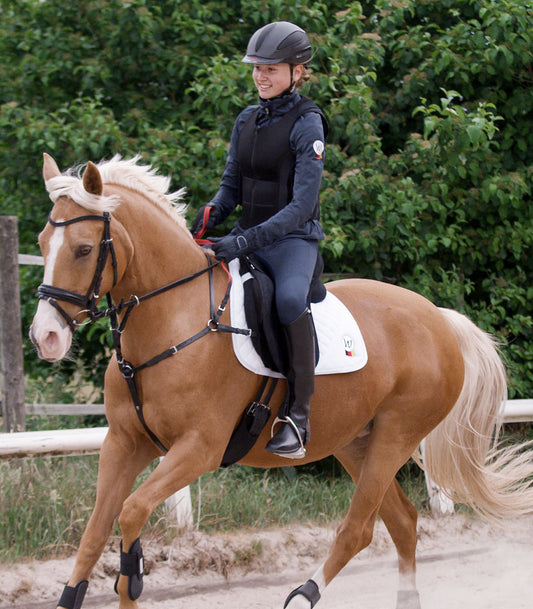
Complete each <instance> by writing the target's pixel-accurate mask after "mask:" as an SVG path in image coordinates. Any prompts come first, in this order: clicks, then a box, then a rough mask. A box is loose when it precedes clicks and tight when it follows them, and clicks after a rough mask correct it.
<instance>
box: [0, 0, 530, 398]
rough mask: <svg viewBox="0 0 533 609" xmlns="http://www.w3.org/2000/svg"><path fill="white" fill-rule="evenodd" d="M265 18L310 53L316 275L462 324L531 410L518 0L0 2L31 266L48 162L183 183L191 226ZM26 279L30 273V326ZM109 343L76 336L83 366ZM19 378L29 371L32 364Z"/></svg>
mask: <svg viewBox="0 0 533 609" xmlns="http://www.w3.org/2000/svg"><path fill="white" fill-rule="evenodd" d="M289 4H290V6H288V5H289ZM276 19H286V20H289V21H294V22H296V23H298V24H300V25H301V26H302V27H303V28H305V29H306V30H307V31H308V32H309V34H310V38H311V40H312V42H313V44H314V47H315V49H316V54H315V56H314V59H313V63H312V66H313V72H314V73H313V78H312V80H311V82H310V83H309V84H308V85H306V87H307V88H306V90H305V92H306V93H308V94H309V95H310V96H311V97H312V98H313V99H314V100H316V101H317V103H319V104H320V105H321V106H322V107H323V109H324V110H325V112H326V114H327V116H328V119H329V123H330V137H329V140H328V148H327V159H326V172H325V175H324V180H323V192H322V210H323V222H324V226H325V230H326V233H327V238H326V240H325V242H324V243H323V246H322V251H323V254H324V258H325V261H326V270H327V271H328V272H334V273H346V272H348V273H355V274H356V275H358V276H364V277H372V278H377V279H380V280H384V281H389V282H394V283H398V284H401V285H404V286H406V287H409V288H411V289H414V290H415V291H418V292H420V293H423V294H424V295H426V296H427V297H429V298H430V299H431V300H432V301H434V302H435V303H436V304H438V305H440V306H449V307H452V308H455V309H459V310H461V311H464V312H466V313H467V314H468V315H469V316H471V317H472V318H473V319H474V320H475V321H476V322H477V323H478V324H480V325H481V326H482V327H483V328H485V329H486V330H488V331H490V332H493V333H495V334H496V335H497V336H499V337H500V338H501V339H502V340H503V341H504V342H505V345H506V346H505V349H504V350H505V354H506V357H507V359H508V363H509V364H510V365H509V369H510V372H511V395H512V396H514V397H530V396H531V395H532V390H533V318H532V315H531V306H530V305H529V302H530V301H531V299H532V297H533V285H531V280H532V277H533V273H532V270H533V256H532V254H533V252H532V240H533V213H532V212H533V209H532V203H531V198H532V192H531V191H532V186H531V184H532V173H533V129H531V125H532V118H533V87H532V85H533V67H532V55H533V6H532V5H531V3H529V2H518V1H515V0H417V1H416V2H415V1H412V0H393V1H388V2H386V1H384V0H377V1H375V2H349V3H347V2H341V1H340V0H335V1H332V2H328V3H323V2H314V1H312V2H299V1H296V2H291V3H285V2H281V1H279V0H273V1H271V2H264V1H263V0H248V1H247V2H240V0H223V1H218V2H214V1H213V2H210V1H201V0H187V1H180V2H177V1H176V0H157V1H155V0H86V1H85V2H83V3H82V2H60V1H59V0H45V1H38V0H17V2H15V1H13V0H0V189H1V192H2V200H1V202H0V213H3V214H16V215H17V216H18V217H19V228H20V237H21V250H22V251H24V252H26V253H37V248H36V236H37V234H38V232H39V230H40V229H41V228H42V226H43V224H44V222H45V219H46V216H47V213H48V210H49V207H50V203H49V201H48V200H47V197H46V194H45V192H44V188H43V185H42V180H41V177H40V167H41V154H42V152H43V151H46V152H49V153H50V154H52V155H53V156H54V157H55V158H56V159H57V161H58V163H59V165H60V166H61V167H68V166H71V165H74V164H77V163H85V162H86V161H87V160H88V159H91V160H99V159H100V158H103V157H110V156H111V155H113V154H115V153H117V152H118V153H120V154H122V155H123V156H130V155H133V154H137V153H142V155H143V158H144V159H145V160H146V161H147V162H150V163H152V164H153V165H154V166H156V167H158V168H159V169H160V170H161V171H162V172H163V173H168V174H170V175H172V176H173V179H174V181H175V183H174V186H175V187H180V186H186V187H187V189H188V193H189V194H188V202H189V203H190V213H191V215H193V214H194V210H195V209H197V208H198V207H199V206H200V205H202V204H204V203H205V202H207V201H209V200H210V198H211V197H212V196H213V194H214V192H215V191H216V189H217V187H218V182H219V179H220V176H221V174H222V170H223V166H224V160H225V154H226V149H227V144H228V141H229V137H230V133H231V128H232V124H233V120H234V118H235V116H236V114H237V113H238V112H239V111H240V109H242V107H244V106H245V105H246V104H248V103H252V102H254V100H255V92H254V90H253V87H252V86H251V79H250V77H249V67H248V66H246V65H244V64H242V63H241V62H240V59H241V57H242V54H243V51H244V49H245V47H246V42H247V40H248V38H249V36H250V35H251V33H252V32H253V31H254V30H255V29H256V28H257V27H260V26H261V25H263V24H265V23H267V22H269V21H272V20H276ZM39 274H40V270H36V269H24V270H23V275H22V276H23V287H24V294H23V317H24V323H25V324H26V325H28V324H29V322H30V319H31V315H32V312H33V309H34V306H35V300H34V291H35V287H36V285H37V284H38V283H39ZM106 340H107V339H106V337H105V335H104V332H103V329H102V326H96V327H93V328H91V329H90V330H89V331H88V332H86V336H84V337H82V338H81V339H80V340H79V355H80V357H81V358H82V359H83V360H84V361H85V363H86V366H87V369H88V370H91V367H96V368H97V369H98V373H99V372H100V370H101V368H102V366H103V365H104V359H103V358H102V357H101V356H99V354H101V353H103V351H102V343H103V344H104V345H107V343H106ZM26 363H27V366H28V370H31V371H32V372H35V371H38V370H39V368H38V364H37V362H36V360H35V358H34V356H33V355H32V354H31V350H30V349H28V353H27V354H26ZM73 365H74V364H73V363H70V364H69V363H67V364H64V365H63V368H62V370H63V371H67V372H68V371H69V366H70V367H72V366H73Z"/></svg>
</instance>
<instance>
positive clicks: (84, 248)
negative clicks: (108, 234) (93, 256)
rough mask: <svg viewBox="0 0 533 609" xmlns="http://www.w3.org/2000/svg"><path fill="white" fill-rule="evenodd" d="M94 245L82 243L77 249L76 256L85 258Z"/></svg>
mask: <svg viewBox="0 0 533 609" xmlns="http://www.w3.org/2000/svg"><path fill="white" fill-rule="evenodd" d="M92 249H93V246H92V245H80V246H79V247H78V249H77V250H76V258H83V257H84V256H88V255H89V254H90V253H91V252H92Z"/></svg>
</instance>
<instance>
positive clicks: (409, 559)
mask: <svg viewBox="0 0 533 609" xmlns="http://www.w3.org/2000/svg"><path fill="white" fill-rule="evenodd" d="M365 453H366V441H365V440H356V441H354V442H353V443H352V444H351V445H349V446H348V447H346V448H345V449H343V450H342V451H340V452H338V453H337V454H336V455H335V456H336V457H337V458H338V459H339V461H340V462H341V463H342V464H343V466H344V467H345V469H346V470H347V471H348V473H349V474H350V476H351V477H352V479H353V480H354V482H355V483H356V484H357V483H358V482H359V489H358V490H359V492H358V491H357V490H356V492H355V493H354V497H353V498H352V502H351V505H350V510H349V512H348V514H347V516H346V518H345V520H344V521H343V523H342V524H341V526H340V527H339V529H338V531H337V537H336V539H335V541H334V543H333V545H332V547H331V549H330V552H329V555H328V558H327V559H326V562H325V563H324V564H323V565H321V566H320V568H319V569H318V570H317V571H316V572H315V574H314V575H313V576H312V578H311V579H310V580H308V581H307V582H306V584H304V586H300V588H297V589H296V590H294V591H293V592H292V593H291V594H290V595H289V597H288V598H287V601H286V604H285V607H287V608H288V609H311V608H312V607H314V606H315V604H316V603H317V602H318V600H319V598H320V593H321V591H323V590H324V589H325V588H326V586H327V585H328V584H329V583H330V582H331V581H332V579H333V578H334V577H335V575H336V574H337V573H338V572H339V571H340V570H341V569H342V568H343V567H344V566H345V565H346V564H347V563H348V562H349V560H350V559H351V558H352V557H353V556H355V554H357V553H358V552H360V551H361V550H362V549H363V548H365V547H366V546H367V545H368V544H369V543H370V541H371V539H372V534H373V528H374V523H375V517H376V514H377V513H379V515H380V516H381V518H382V519H383V522H384V523H385V526H386V527H387V530H388V531H389V534H390V535H391V538H392V540H393V542H394V544H395V547H396V550H397V552H398V568H399V590H398V596H397V609H420V601H419V595H418V591H417V589H416V558H415V553H416V541H417V531H416V525H417V512H416V509H415V507H414V506H413V505H412V503H411V502H410V501H409V500H408V499H407V497H406V496H405V494H404V493H403V491H402V489H401V488H400V485H399V484H398V482H397V481H396V480H395V478H394V475H395V473H396V470H394V466H392V467H390V468H387V469H389V474H388V475H389V476H392V479H391V480H390V482H389V486H388V487H387V488H386V490H385V492H384V495H383V498H382V500H381V503H380V502H379V501H380V500H379V498H378V497H379V495H377V496H376V500H375V501H376V504H375V507H374V509H372V508H371V502H370V503H368V500H367V501H364V500H363V501H361V494H363V495H364V496H365V495H366V496H367V497H369V495H368V492H369V491H366V490H365V488H364V487H366V486H368V483H367V484H364V481H360V477H361V472H362V471H363V464H364V461H365ZM389 456H390V455H389ZM389 465H390V464H389ZM400 466H401V463H400V464H399V465H398V468H399V467H400ZM361 486H363V489H362V490H361ZM370 488H371V489H373V490H374V492H376V490H377V489H378V488H379V485H377V486H376V485H375V484H370ZM365 504H366V505H365ZM365 512H366V518H364V516H365Z"/></svg>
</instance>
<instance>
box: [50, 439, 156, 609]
mask: <svg viewBox="0 0 533 609" xmlns="http://www.w3.org/2000/svg"><path fill="white" fill-rule="evenodd" d="M153 458H154V455H153V448H152V447H151V446H150V445H148V444H147V447H146V449H145V450H143V449H142V448H141V447H138V446H137V447H136V450H133V449H132V447H131V446H127V445H126V444H125V442H124V440H119V439H118V437H116V436H115V435H114V434H113V433H112V432H111V431H109V432H108V433H107V436H106V438H105V440H104V443H103V445H102V449H101V451H100V459H99V465H98V479H97V485H96V502H95V506H94V509H93V512H92V515H91V517H90V519H89V522H88V523H87V526H86V528H85V532H84V533H83V535H82V538H81V541H80V545H79V548H78V552H77V555H76V563H75V565H74V569H73V571H72V574H71V576H70V578H69V580H68V583H67V585H66V587H65V590H64V591H63V595H62V596H61V599H60V601H59V604H58V607H60V608H62V609H77V608H78V607H80V606H81V603H82V601H83V597H84V595H85V591H86V589H87V582H88V580H89V577H90V575H91V573H92V570H93V568H94V566H95V564H96V563H97V561H98V559H99V558H100V556H101V554H102V552H103V550H104V547H105V544H106V542H107V540H108V538H109V535H110V534H111V530H112V527H113V523H114V521H115V519H116V518H117V516H118V514H119V513H120V510H121V507H122V503H123V501H124V499H125V498H126V497H127V496H128V494H129V493H130V491H131V488H132V486H133V483H134V482H135V478H136V477H137V475H138V474H139V473H140V472H141V471H142V470H143V469H144V468H145V467H146V466H147V465H148V464H149V463H150V461H151V460H152V459H153Z"/></svg>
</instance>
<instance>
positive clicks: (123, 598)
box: [116, 434, 216, 609]
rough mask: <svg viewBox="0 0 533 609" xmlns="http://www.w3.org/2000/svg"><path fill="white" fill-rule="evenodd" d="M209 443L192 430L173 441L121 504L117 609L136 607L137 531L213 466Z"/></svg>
mask: <svg viewBox="0 0 533 609" xmlns="http://www.w3.org/2000/svg"><path fill="white" fill-rule="evenodd" d="M210 452H212V451H209V449H208V446H206V445H205V444H202V443H201V442H200V443H199V442H198V439H197V437H194V434H191V435H190V436H189V437H188V438H182V440H181V441H180V442H179V443H177V444H175V445H174V446H173V447H172V448H171V449H170V450H169V452H168V453H167V454H166V455H165V458H164V459H162V460H161V461H160V463H159V465H158V466H157V467H156V468H155V470H154V471H153V472H152V473H151V474H150V476H149V477H148V479H147V480H146V481H145V482H144V483H143V484H141V486H140V487H139V488H138V489H137V490H136V491H135V492H134V493H132V494H131V495H130V496H129V497H128V498H127V499H126V501H124V505H123V506H122V511H121V513H120V516H119V525H120V529H121V532H122V554H121V570H120V576H119V579H118V581H117V585H116V590H117V592H118V594H119V597H120V604H119V607H120V609H135V608H136V607H137V598H138V597H139V596H140V594H141V592H142V568H141V566H142V550H141V545H140V534H141V530H142V528H143V526H144V525H145V523H146V521H147V520H148V518H149V516H150V514H151V513H152V512H153V510H154V509H155V508H156V507H157V506H158V505H159V504H160V503H162V502H163V501H164V500H165V499H167V498H168V497H170V495H172V494H173V493H175V492H177V491H178V490H180V489H181V488H184V487H185V486H187V485H189V484H191V483H192V482H194V481H195V480H196V479H197V478H198V477H199V476H200V475H201V474H203V473H205V472H206V471H209V470H210V469H214V467H216V465H215V464H214V462H213V464H207V463H206V462H205V460H204V459H203V458H202V455H208V454H210Z"/></svg>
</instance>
